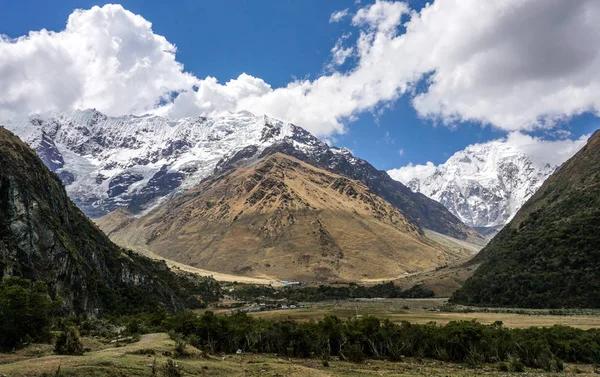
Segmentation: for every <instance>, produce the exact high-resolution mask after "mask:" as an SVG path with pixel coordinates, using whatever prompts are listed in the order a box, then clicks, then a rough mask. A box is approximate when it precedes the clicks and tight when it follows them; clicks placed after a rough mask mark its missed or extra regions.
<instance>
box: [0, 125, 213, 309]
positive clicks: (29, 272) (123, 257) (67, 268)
mask: <svg viewBox="0 0 600 377" xmlns="http://www.w3.org/2000/svg"><path fill="white" fill-rule="evenodd" d="M0 151H1V153H0V281H2V280H3V279H6V278H8V277H11V276H18V277H23V278H26V279H30V280H33V281H35V280H41V281H43V282H44V283H46V284H47V285H48V287H49V292H50V294H51V295H52V296H53V297H54V298H60V299H61V300H62V305H63V306H64V308H65V309H67V311H69V312H74V313H77V314H87V315H92V316H97V315H104V314H110V313H112V314H123V313H131V312H137V311H140V310H148V309H150V308H156V307H163V308H165V309H167V310H169V311H174V310H179V309H183V308H184V307H185V306H188V305H192V304H193V303H198V300H197V297H198V296H196V295H197V294H199V293H203V294H205V295H204V296H203V297H200V298H201V299H202V298H208V299H215V298H218V294H217V295H216V296H214V295H213V294H216V292H218V289H217V288H218V286H216V283H215V282H214V281H213V280H211V279H208V278H204V279H199V278H196V277H192V276H184V275H181V276H178V275H175V274H173V273H172V272H171V271H170V270H169V269H168V268H167V266H166V264H164V263H159V262H155V261H152V260H150V259H148V258H146V257H143V256H140V255H138V254H136V253H133V252H129V251H126V250H124V249H121V248H120V247H118V246H116V245H115V244H113V243H112V242H111V241H110V240H109V239H108V237H106V236H105V235H104V234H103V233H102V232H101V231H100V230H99V229H98V228H97V227H96V226H95V225H94V224H93V223H92V222H91V221H90V220H88V219H87V218H86V216H85V215H84V214H83V213H82V212H81V211H80V210H79V209H78V208H77V207H76V206H75V204H73V202H71V200H69V198H68V197H67V194H66V192H65V189H64V188H63V185H62V183H61V181H60V180H59V179H58V177H57V176H56V175H55V174H53V173H52V172H50V170H48V168H46V166H44V164H43V163H42V161H41V160H40V159H39V158H38V156H36V154H35V153H34V151H33V150H31V149H30V148H29V147H28V146H27V145H26V144H25V143H23V142H21V141H20V140H19V139H18V138H17V137H16V136H15V135H13V134H12V133H11V132H9V131H7V130H6V129H4V128H3V127H0ZM213 288H214V290H212V289H213Z"/></svg>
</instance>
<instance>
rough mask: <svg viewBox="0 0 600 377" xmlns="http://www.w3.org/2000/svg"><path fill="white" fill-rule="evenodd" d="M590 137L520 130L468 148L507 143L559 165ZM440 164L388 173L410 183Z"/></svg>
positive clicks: (538, 160) (540, 160) (538, 159)
mask: <svg viewBox="0 0 600 377" xmlns="http://www.w3.org/2000/svg"><path fill="white" fill-rule="evenodd" d="M589 137H590V135H583V136H581V137H580V138H579V139H576V140H569V139H557V140H545V139H542V138H538V137H533V136H530V135H526V134H524V133H522V132H519V131H513V132H510V133H509V134H508V135H507V137H506V138H504V139H499V140H493V141H490V142H487V143H483V144H473V145H470V146H468V147H467V148H472V147H479V146H481V145H487V144H491V143H505V144H508V145H511V146H513V147H515V148H516V149H517V150H518V151H521V152H523V153H525V154H526V155H527V156H529V158H530V159H531V160H532V161H533V162H534V163H538V164H542V165H545V164H550V165H551V166H559V165H561V164H562V163H563V162H565V161H566V160H568V159H569V158H571V157H572V156H573V155H574V154H575V153H576V152H577V151H578V150H579V149H581V148H582V147H583V146H584V145H585V144H586V142H587V139H588V138H589ZM457 153H458V152H457ZM438 166H439V165H435V164H434V163H433V162H431V161H428V162H426V163H425V164H424V165H421V164H413V163H409V164H408V165H406V166H403V167H400V168H397V169H392V170H388V174H389V175H390V177H392V178H393V179H395V180H397V181H400V182H402V183H404V184H408V182H410V181H411V180H412V179H414V178H418V179H419V180H421V181H423V180H424V179H425V178H427V177H429V176H431V175H432V174H434V173H435V171H436V169H437V168H438Z"/></svg>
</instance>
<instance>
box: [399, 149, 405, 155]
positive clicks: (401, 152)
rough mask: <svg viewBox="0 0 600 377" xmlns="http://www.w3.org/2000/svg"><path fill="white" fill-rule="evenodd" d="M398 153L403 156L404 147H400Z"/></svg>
mask: <svg viewBox="0 0 600 377" xmlns="http://www.w3.org/2000/svg"><path fill="white" fill-rule="evenodd" d="M398 154H399V155H400V156H401V157H402V156H404V149H398Z"/></svg>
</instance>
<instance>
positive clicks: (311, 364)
mask: <svg viewBox="0 0 600 377" xmlns="http://www.w3.org/2000/svg"><path fill="white" fill-rule="evenodd" d="M187 348H188V349H187V353H188V354H189V355H190V356H188V357H186V358H181V359H177V360H176V363H177V364H178V365H179V366H181V368H182V370H183V372H184V375H186V376H214V377H221V376H222V377H225V376H266V377H268V376H271V377H275V376H298V377H300V376H315V377H321V376H342V377H357V376H381V375H386V376H423V375H426V376H454V377H463V376H472V375H479V376H509V375H511V374H510V373H506V372H500V371H499V369H498V367H499V366H498V365H494V364H489V365H484V366H483V367H481V368H477V369H473V368H471V367H468V366H466V365H461V364H453V363H445V362H441V361H437V360H428V359H407V360H406V362H400V363H391V362H385V361H367V362H365V363H361V364H355V363H348V362H342V361H338V360H329V361H328V363H323V362H322V360H319V359H288V358H278V357H277V356H275V355H252V354H244V355H216V356H203V355H202V354H201V353H200V352H199V351H198V350H196V349H195V348H193V347H191V346H189V345H188V346H187ZM148 349H152V350H154V352H155V355H151V354H136V352H140V350H148ZM174 350H175V342H174V341H172V340H171V339H169V337H168V335H167V334H147V335H144V336H142V338H141V339H140V341H139V342H137V343H132V344H129V345H126V346H123V347H116V348H107V349H101V350H98V351H92V352H88V353H86V354H85V355H84V356H57V355H48V356H42V357H35V356H30V357H29V358H26V359H23V358H21V359H20V360H15V361H12V362H11V361H10V360H7V359H3V362H4V363H5V364H2V365H0V375H8V376H11V377H19V376H43V375H44V374H46V375H51V376H54V375H55V372H56V371H57V369H58V368H59V365H60V375H61V376H91V377H100V376H151V375H152V364H153V362H154V360H155V358H156V364H157V365H159V366H162V365H164V364H165V363H166V361H167V360H168V359H170V358H171V356H170V355H172V353H173V351H174ZM24 351H25V350H24ZM324 364H325V365H324ZM157 369H160V368H157ZM576 371H578V372H582V373H580V374H578V375H581V376H585V375H591V373H593V372H594V368H593V366H586V365H567V373H569V374H572V373H575V372H576ZM158 375H159V376H160V375H161V374H160V373H159V374H158ZM516 375H518V374H516ZM527 375H528V376H553V375H559V374H553V373H548V372H541V371H535V370H529V371H528V374H527ZM562 375H564V374H562Z"/></svg>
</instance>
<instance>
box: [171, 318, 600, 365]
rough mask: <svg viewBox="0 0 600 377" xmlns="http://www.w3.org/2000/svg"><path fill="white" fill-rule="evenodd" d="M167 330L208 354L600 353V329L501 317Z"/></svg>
mask: <svg viewBox="0 0 600 377" xmlns="http://www.w3.org/2000/svg"><path fill="white" fill-rule="evenodd" d="M164 327H165V330H169V331H171V332H172V333H173V332H174V333H175V334H179V336H182V337H183V338H184V339H186V340H187V341H188V342H189V344H190V345H192V346H194V347H196V348H199V349H203V350H205V351H206V352H209V353H214V352H225V353H235V352H236V351H237V350H238V349H240V350H242V351H243V352H252V353H276V354H278V355H283V356H286V357H301V358H303V357H313V358H315V357H318V358H321V359H323V360H327V359H328V358H329V357H331V356H337V357H339V358H341V359H342V360H348V361H354V362H361V361H363V360H364V359H367V358H368V359H381V360H396V361H397V360H401V359H402V358H404V357H427V358H434V359H440V360H445V361H455V362H463V363H469V364H471V365H478V364H479V363H484V362H485V363H495V362H500V361H505V362H508V364H507V368H509V369H510V370H516V369H519V366H518V365H519V363H522V364H524V365H526V366H529V367H535V368H541V369H544V370H548V371H560V370H562V368H563V364H562V362H563V361H568V362H580V363H596V362H598V361H599V360H598V356H599V355H600V330H597V329H593V330H580V329H574V328H570V327H564V326H554V327H550V328H535V327H533V328H528V329H507V328H504V327H503V326H502V323H501V322H496V323H494V324H492V325H482V324H480V323H477V322H475V321H459V322H450V323H448V324H447V325H443V326H438V325H436V324H435V323H429V324H425V325H414V324H410V323H408V322H404V323H402V324H393V323H391V322H390V321H388V320H383V321H382V320H379V319H377V318H375V317H371V316H366V317H363V318H359V319H347V320H342V319H339V318H337V317H334V316H329V317H326V318H325V319H323V320H322V321H318V322H315V321H310V322H302V323H301V322H295V321H290V320H284V321H268V320H263V319H257V318H254V317H251V316H248V315H247V314H245V313H242V312H238V313H235V314H233V315H230V316H216V315H214V314H213V313H212V312H206V313H204V314H203V315H201V316H198V315H196V314H193V313H189V312H188V313H181V314H177V315H174V316H169V317H168V318H166V319H165V321H164Z"/></svg>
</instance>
